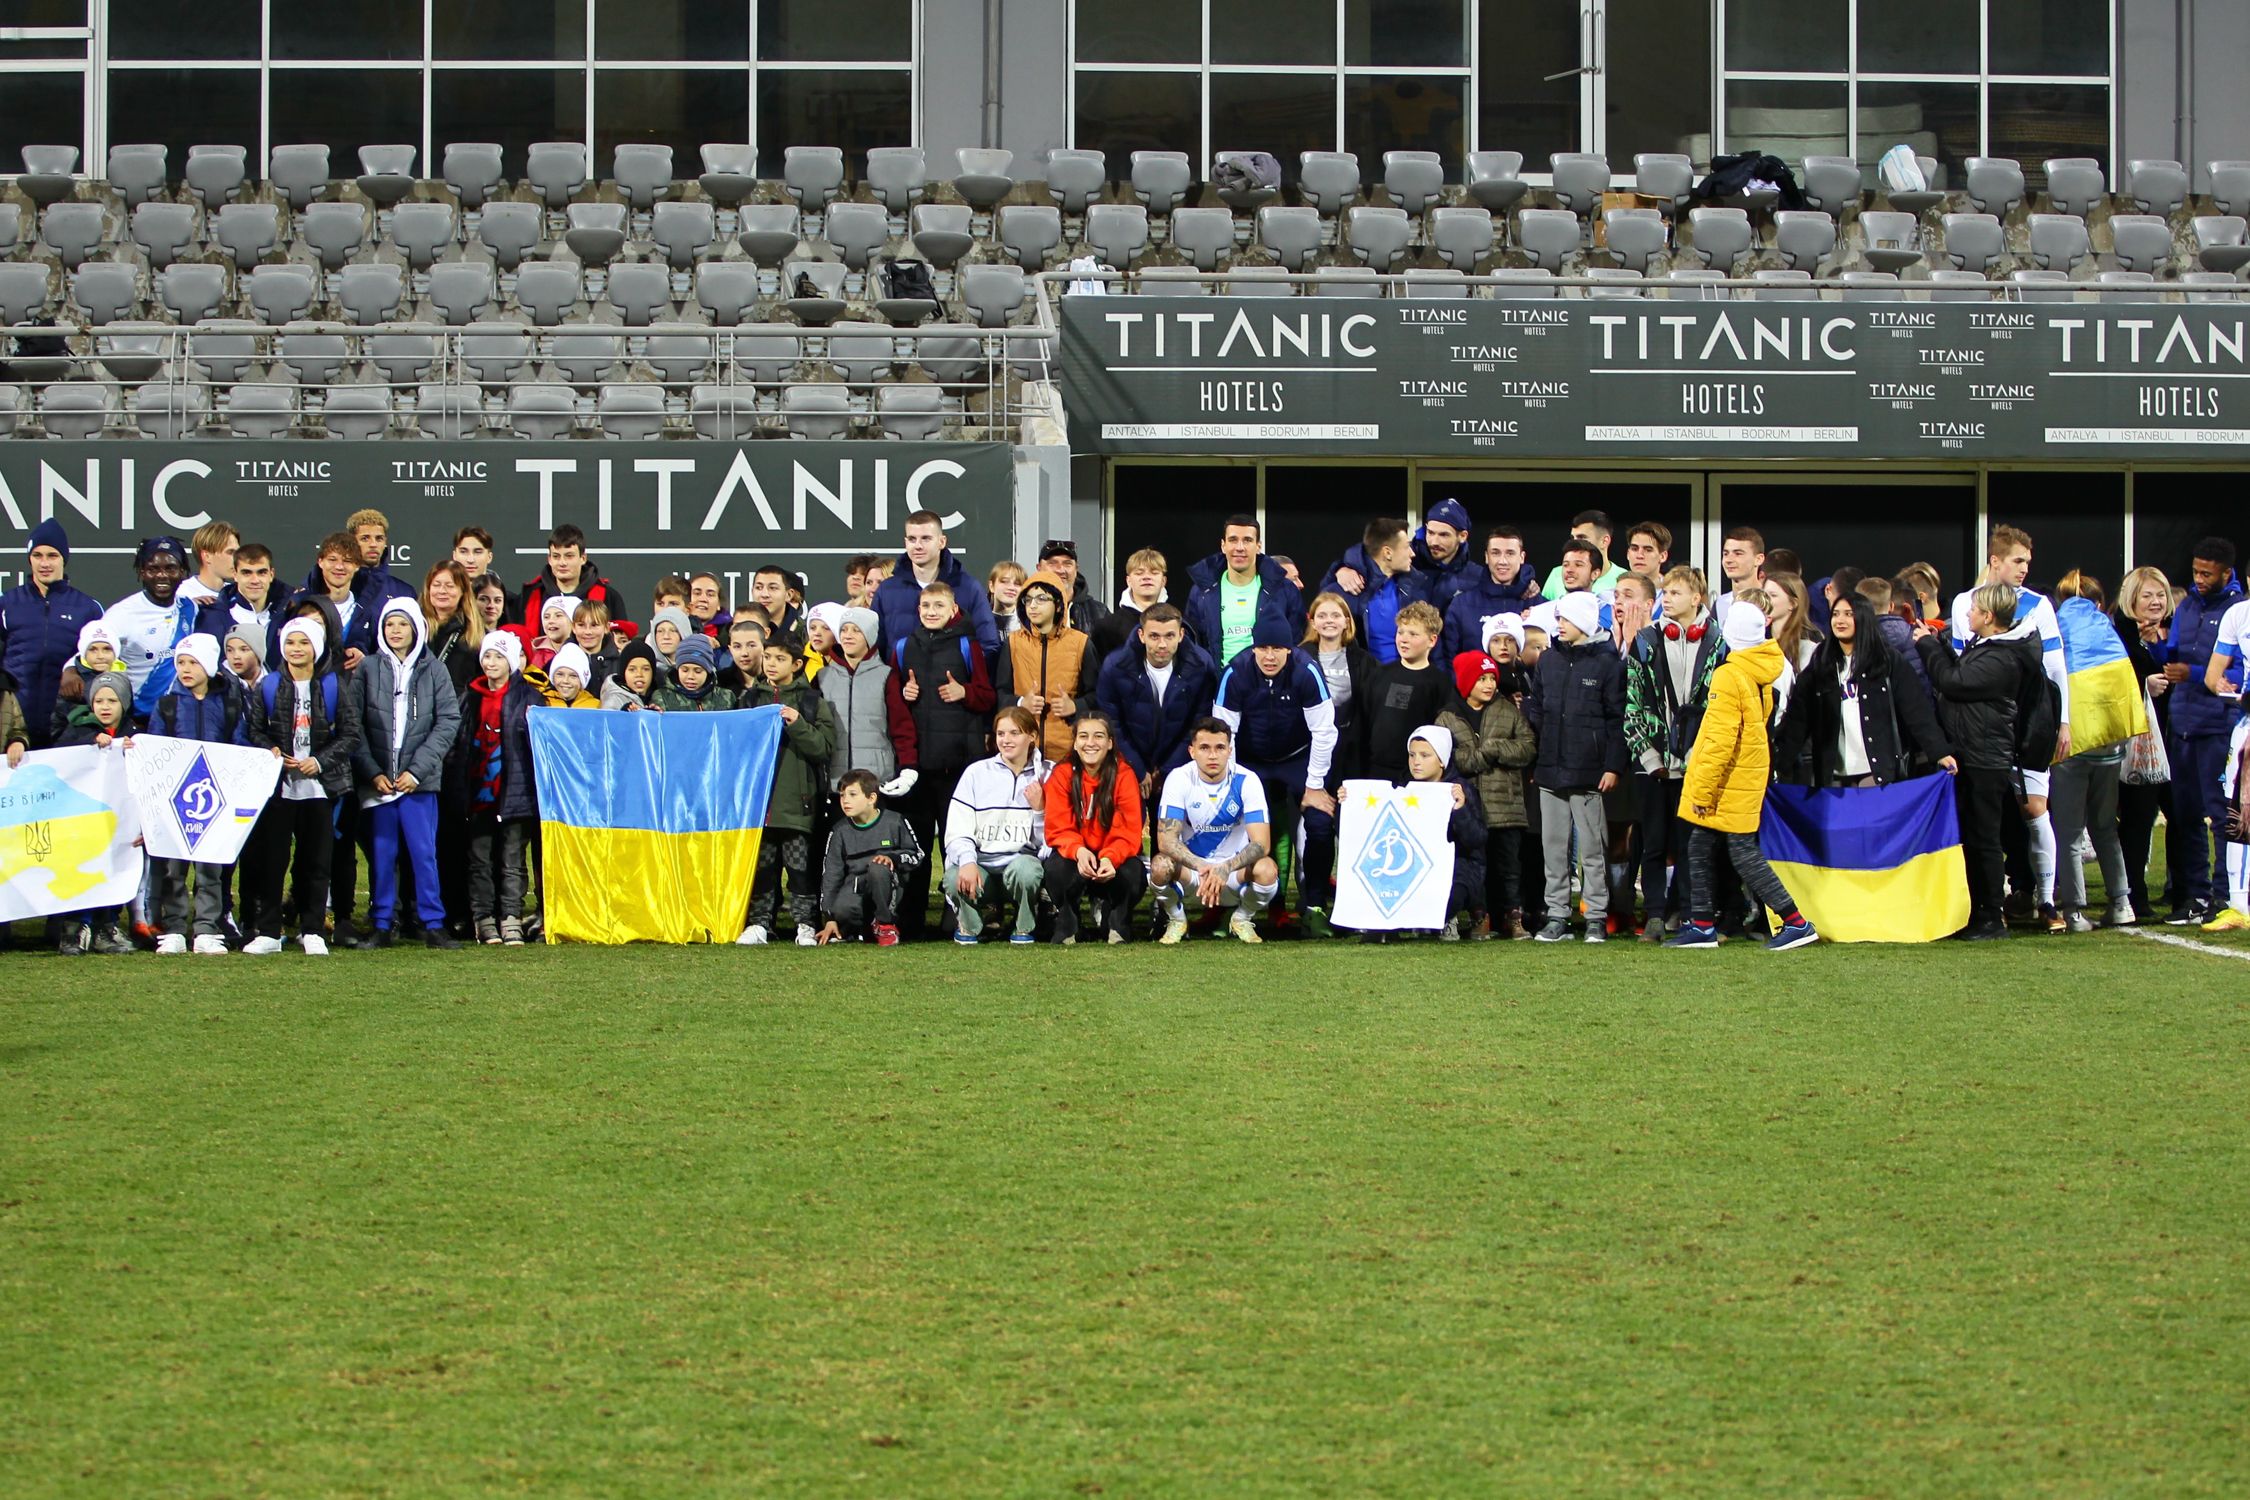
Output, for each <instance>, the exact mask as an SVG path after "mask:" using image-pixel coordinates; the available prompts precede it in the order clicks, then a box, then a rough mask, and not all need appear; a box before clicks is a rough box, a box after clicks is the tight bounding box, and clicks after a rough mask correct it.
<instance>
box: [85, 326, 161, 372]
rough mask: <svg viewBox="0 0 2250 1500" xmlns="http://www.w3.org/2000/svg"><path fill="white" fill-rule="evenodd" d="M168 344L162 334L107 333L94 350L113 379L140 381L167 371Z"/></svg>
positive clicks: (95, 342) (96, 342) (97, 341)
mask: <svg viewBox="0 0 2250 1500" xmlns="http://www.w3.org/2000/svg"><path fill="white" fill-rule="evenodd" d="M168 343H169V341H168V340H167V339H166V338H165V337H164V335H162V334H160V333H132V334H105V335H103V336H102V337H101V338H99V339H96V340H95V341H94V349H95V353H96V355H97V356H98V357H99V358H100V360H101V362H102V368H103V369H105V370H107V371H108V372H109V375H110V378H111V379H112V380H121V381H124V382H126V383H127V384H137V383H139V382H140V381H143V380H154V379H155V378H156V377H157V376H158V375H159V374H161V373H162V372H163V370H164V357H165V349H166V347H167V344H168Z"/></svg>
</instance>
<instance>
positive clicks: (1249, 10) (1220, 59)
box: [1211, 0, 1336, 67]
mask: <svg viewBox="0 0 2250 1500" xmlns="http://www.w3.org/2000/svg"><path fill="white" fill-rule="evenodd" d="M1211 61H1213V62H1215V63H1252V64H1256V63H1265V64H1269V65H1278V66H1283V67H1287V66H1292V65H1295V66H1307V65H1314V64H1317V65H1319V66H1322V67H1333V66H1335V63H1336V0H1272V3H1270V4H1266V5H1229V4H1227V3H1225V0H1217V3H1214V4H1213V5H1212V7H1211Z"/></svg>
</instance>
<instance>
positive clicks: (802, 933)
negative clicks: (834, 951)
mask: <svg viewBox="0 0 2250 1500" xmlns="http://www.w3.org/2000/svg"><path fill="white" fill-rule="evenodd" d="M797 946H798V947H800V948H817V947H819V946H820V938H819V937H818V936H817V935H816V934H815V933H814V932H813V930H812V929H811V928H810V927H806V926H803V925H802V924H800V925H799V926H798V928H797Z"/></svg>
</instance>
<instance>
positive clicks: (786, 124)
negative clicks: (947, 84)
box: [705, 68, 1020, 181]
mask: <svg viewBox="0 0 2250 1500" xmlns="http://www.w3.org/2000/svg"><path fill="white" fill-rule="evenodd" d="M757 127H758V130H757V134H756V135H754V136H752V137H751V139H752V140H754V141H756V142H757V143H758V171H759V174H760V175H761V176H765V177H779V176H780V175H781V153H782V151H783V150H784V149H785V148H787V147H790V146H841V147H843V148H844V175H845V176H846V177H848V178H850V179H851V180H853V181H857V180H858V179H860V178H861V177H863V176H865V175H866V173H867V149H868V147H870V146H904V145H906V144H908V143H909V142H911V141H912V140H913V139H914V75H913V74H911V73H909V72H907V71H906V70H905V69H903V68H902V69H900V70H899V71H898V72H896V73H892V72H857V71H853V72H843V71H836V70H833V69H824V68H760V69H759V70H758V117H757ZM705 139H706V140H724V139H725V137H724V136H706V137H705ZM1019 160H1020V159H1019ZM933 166H934V164H933Z"/></svg>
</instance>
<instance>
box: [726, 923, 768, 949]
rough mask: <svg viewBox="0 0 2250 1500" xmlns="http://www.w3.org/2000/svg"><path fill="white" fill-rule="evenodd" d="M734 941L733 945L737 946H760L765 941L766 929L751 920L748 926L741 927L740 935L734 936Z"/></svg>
mask: <svg viewBox="0 0 2250 1500" xmlns="http://www.w3.org/2000/svg"><path fill="white" fill-rule="evenodd" d="M734 941H735V946H736V947H739V948H757V947H762V946H764V944H765V941H766V930H765V929H764V928H763V927H760V926H759V925H758V924H757V923H755V922H753V923H751V924H750V925H749V926H748V927H745V928H743V929H742V936H740V937H738V938H736V939H735V940H734Z"/></svg>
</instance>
